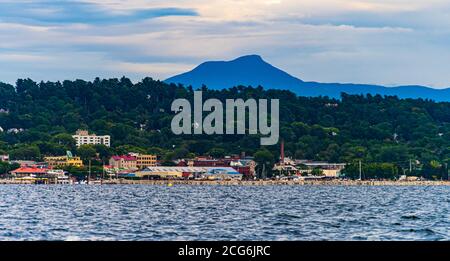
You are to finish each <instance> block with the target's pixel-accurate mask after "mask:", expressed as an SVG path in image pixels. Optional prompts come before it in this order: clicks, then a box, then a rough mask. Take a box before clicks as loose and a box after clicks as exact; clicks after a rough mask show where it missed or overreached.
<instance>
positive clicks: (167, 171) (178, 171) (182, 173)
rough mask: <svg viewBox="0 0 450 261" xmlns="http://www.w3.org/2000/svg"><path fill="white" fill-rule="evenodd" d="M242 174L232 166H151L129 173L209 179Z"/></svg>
mask: <svg viewBox="0 0 450 261" xmlns="http://www.w3.org/2000/svg"><path fill="white" fill-rule="evenodd" d="M242 176H243V175H242V174H241V173H239V172H237V171H236V170H235V169H233V168H230V167H149V168H146V169H144V170H142V171H138V172H135V173H133V174H132V175H130V174H128V177H135V178H141V179H150V178H164V179H167V178H193V179H209V180H231V179H237V180H241V179H242Z"/></svg>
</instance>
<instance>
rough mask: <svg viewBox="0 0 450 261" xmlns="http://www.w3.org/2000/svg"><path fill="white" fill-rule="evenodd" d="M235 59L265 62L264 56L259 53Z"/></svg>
mask: <svg viewBox="0 0 450 261" xmlns="http://www.w3.org/2000/svg"><path fill="white" fill-rule="evenodd" d="M233 61H251V62H264V60H263V58H262V57H261V56H260V55H257V54H250V55H244V56H241V57H239V58H236V59H235V60H233Z"/></svg>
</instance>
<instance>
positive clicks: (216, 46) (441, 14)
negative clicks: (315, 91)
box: [0, 0, 450, 87]
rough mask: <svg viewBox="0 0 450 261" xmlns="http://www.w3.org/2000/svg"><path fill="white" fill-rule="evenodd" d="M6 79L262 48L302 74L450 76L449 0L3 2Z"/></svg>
mask: <svg viewBox="0 0 450 261" xmlns="http://www.w3.org/2000/svg"><path fill="white" fill-rule="evenodd" d="M0 6H1V8H2V11H1V12H0V81H7V82H14V81H15V80H16V78H18V77H33V78H35V79H36V80H63V79H75V78H84V79H92V78H94V77H96V76H99V77H121V76H122V75H126V76H129V77H131V78H132V79H133V80H139V79H141V78H143V77H146V76H151V77H153V78H157V79H165V78H167V77H169V76H172V75H174V74H177V73H181V72H184V71H186V70H188V69H191V68H193V67H194V66H196V65H197V64H199V63H201V62H203V61H205V60H227V59H232V58H235V57H237V56H240V55H244V54H253V53H257V54H261V55H262V56H263V57H264V58H265V59H266V60H267V61H269V62H271V63H273V64H274V65H276V66H277V67H280V68H282V69H284V70H286V71H287V72H289V73H291V74H293V75H295V76H297V77H300V78H302V79H304V80H313V81H323V82H358V83H376V84H387V85H399V84H424V85H432V86H438V87H446V86H449V85H450V76H448V73H447V71H448V70H450V64H448V62H447V61H448V60H449V59H450V50H449V49H448V45H449V44H450V40H449V39H450V37H449V36H450V23H449V21H450V17H449V15H448V13H450V12H449V11H450V3H448V1H445V0H429V1H426V2H424V1H419V0H408V1H407V0H303V1H298V0H128V1H123V0H84V1H37V2H36V1H2V0H0Z"/></svg>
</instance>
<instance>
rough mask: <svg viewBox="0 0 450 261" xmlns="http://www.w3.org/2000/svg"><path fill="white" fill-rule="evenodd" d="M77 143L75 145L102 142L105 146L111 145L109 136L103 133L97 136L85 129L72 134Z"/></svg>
mask: <svg viewBox="0 0 450 261" xmlns="http://www.w3.org/2000/svg"><path fill="white" fill-rule="evenodd" d="M72 137H73V138H74V139H75V141H76V144H77V147H80V146H81V145H86V144H87V145H96V144H103V145H105V146H106V147H110V146H111V136H109V135H103V136H97V135H95V134H89V132H88V131H87V130H78V131H77V132H76V134H75V135H73V136H72Z"/></svg>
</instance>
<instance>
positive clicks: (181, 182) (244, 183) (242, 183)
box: [0, 179, 450, 186]
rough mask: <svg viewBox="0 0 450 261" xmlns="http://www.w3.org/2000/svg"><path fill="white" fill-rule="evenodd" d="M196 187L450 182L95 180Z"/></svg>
mask: <svg viewBox="0 0 450 261" xmlns="http://www.w3.org/2000/svg"><path fill="white" fill-rule="evenodd" d="M2 184H34V182H32V181H24V180H0V185H2ZM102 184H103V185H157V186H158V185H159V186H161V185H166V186H171V185H196V186H220V185H222V186H274V185H280V186H296V185H297V186H301V185H317V186H320V185H325V186H450V181H378V180H377V181H370V180H363V181H359V180H306V181H305V180H297V181H292V180H126V179H113V180H103V181H100V180H97V181H96V182H95V185H102Z"/></svg>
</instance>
